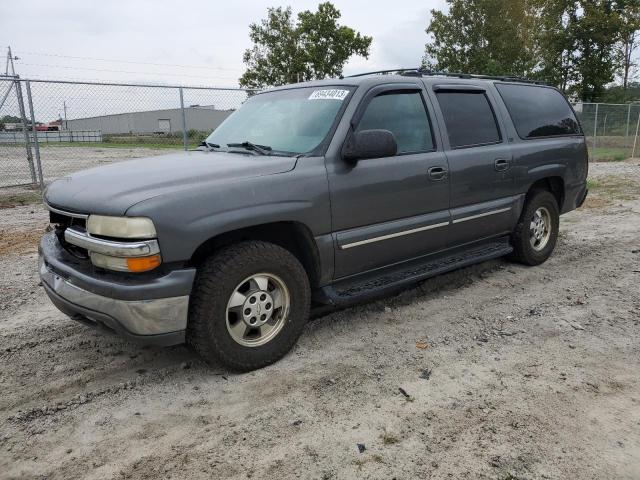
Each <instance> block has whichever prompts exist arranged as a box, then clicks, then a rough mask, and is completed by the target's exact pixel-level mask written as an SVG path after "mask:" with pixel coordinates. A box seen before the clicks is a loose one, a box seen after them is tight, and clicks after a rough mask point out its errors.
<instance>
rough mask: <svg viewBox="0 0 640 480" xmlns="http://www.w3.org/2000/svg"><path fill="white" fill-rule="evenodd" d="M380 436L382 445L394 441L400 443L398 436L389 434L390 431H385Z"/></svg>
mask: <svg viewBox="0 0 640 480" xmlns="http://www.w3.org/2000/svg"><path fill="white" fill-rule="evenodd" d="M380 438H381V439H382V444H383V445H395V444H396V443H400V440H399V439H398V437H396V436H394V435H391V434H390V433H387V432H385V433H383V434H382V435H380Z"/></svg>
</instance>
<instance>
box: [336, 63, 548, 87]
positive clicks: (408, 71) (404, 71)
mask: <svg viewBox="0 0 640 480" xmlns="http://www.w3.org/2000/svg"><path fill="white" fill-rule="evenodd" d="M388 73H397V74H398V75H406V76H420V77H422V76H429V77H455V78H467V79H473V78H475V79H479V80H499V81H502V82H519V83H533V84H536V85H547V83H546V82H543V81H541V80H531V79H529V78H522V77H513V76H509V75H504V76H499V75H476V74H471V73H456V72H439V71H436V70H429V69H426V68H424V67H415V68H394V69H390V70H377V71H373V72H365V73H358V74H356V75H350V76H348V77H346V78H353V77H364V76H366V75H376V74H377V75H384V74H388Z"/></svg>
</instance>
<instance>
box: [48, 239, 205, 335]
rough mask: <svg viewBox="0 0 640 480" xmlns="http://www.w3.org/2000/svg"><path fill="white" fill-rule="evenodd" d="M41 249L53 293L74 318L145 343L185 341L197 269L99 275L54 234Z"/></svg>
mask: <svg viewBox="0 0 640 480" xmlns="http://www.w3.org/2000/svg"><path fill="white" fill-rule="evenodd" d="M39 253H40V258H39V270H40V278H41V280H42V285H43V287H44V289H45V291H46V292H47V295H49V298H50V299H51V301H52V302H53V304H54V305H55V306H56V307H57V308H58V309H59V310H60V311H62V312H63V313H65V314H66V315H68V316H69V317H71V318H72V319H74V320H78V321H81V322H82V323H85V324H88V325H91V326H96V327H103V328H106V329H107V330H110V331H112V332H115V333H118V334H120V335H123V336H125V337H128V338H134V339H136V340H143V341H144V342H145V343H153V344H157V345H175V344H179V343H183V342H184V339H185V330H186V327H187V317H188V310H189V294H190V292H191V287H192V284H193V279H194V277H195V269H177V270H173V271H171V272H169V273H167V274H166V275H162V276H159V277H153V278H149V277H144V279H139V278H136V277H135V276H130V277H129V278H125V277H121V278H119V277H118V276H117V275H113V274H106V275H97V274H96V273H95V272H94V271H93V269H92V268H91V267H84V268H83V266H82V265H81V264H80V262H78V261H77V259H74V258H73V257H72V256H70V255H69V254H68V253H67V252H65V251H64V250H63V249H62V248H61V247H60V245H59V243H58V242H57V239H56V238H55V235H54V234H53V232H50V233H48V234H46V235H45V236H44V237H43V238H42V241H41V242H40V248H39ZM131 277H133V279H132V278H131ZM118 280H119V281H118Z"/></svg>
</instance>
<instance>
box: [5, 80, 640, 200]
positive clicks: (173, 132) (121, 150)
mask: <svg viewBox="0 0 640 480" xmlns="http://www.w3.org/2000/svg"><path fill="white" fill-rule="evenodd" d="M250 94H251V92H249V91H247V90H242V89H232V88H214V87H210V88H209V87H178V86H165V85H133V84H115V83H91V82H67V81H45V80H22V79H19V78H15V77H3V76H0V187H6V186H15V185H28V184H41V185H44V184H46V183H47V182H49V181H51V180H53V179H55V178H58V177H61V176H63V175H66V174H68V173H71V172H74V171H77V170H81V169H84V168H90V167H93V166H97V165H102V164H105V163H110V162H114V161H119V160H126V159H130V158H137V157H147V156H153V155H160V154H162V153H166V152H170V151H171V150H172V149H173V150H180V149H190V148H194V147H196V146H197V145H198V144H199V143H200V142H201V141H202V140H203V139H204V138H205V137H206V136H207V135H208V134H209V133H210V132H211V131H212V130H213V129H214V128H215V127H217V126H218V125H219V124H220V123H221V122H222V121H223V120H224V119H225V118H226V117H227V116H229V115H230V114H231V112H233V111H234V110H235V109H237V108H238V107H239V106H240V105H241V104H242V103H243V102H244V101H245V100H246V99H247V97H248V95H250ZM573 107H574V109H575V110H576V113H577V115H578V117H579V119H580V123H581V124H582V128H583V130H584V132H585V135H586V137H587V142H588V145H589V156H590V159H591V161H619V160H624V159H626V158H629V157H631V156H633V155H639V156H640V143H638V142H637V136H638V133H639V132H638V127H640V104H618V105H616V104H605V103H576V104H574V105H573Z"/></svg>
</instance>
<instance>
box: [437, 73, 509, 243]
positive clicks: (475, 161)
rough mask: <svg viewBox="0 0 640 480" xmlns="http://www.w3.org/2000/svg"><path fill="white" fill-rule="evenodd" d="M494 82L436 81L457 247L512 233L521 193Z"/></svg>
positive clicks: (451, 239) (452, 230) (452, 236)
mask: <svg viewBox="0 0 640 480" xmlns="http://www.w3.org/2000/svg"><path fill="white" fill-rule="evenodd" d="M488 88H489V85H488V84H487V86H486V87H485V85H481V84H479V85H473V84H462V85H456V84H444V85H434V86H433V89H432V92H431V94H432V95H433V96H434V98H435V100H436V101H435V103H436V104H437V106H438V108H437V115H438V118H439V121H440V124H441V125H442V126H443V128H444V134H443V140H444V143H445V153H446V155H447V158H448V161H449V169H450V172H451V173H450V186H451V200H450V205H451V227H450V229H449V243H450V245H451V246H455V245H459V244H463V243H468V242H472V241H474V240H479V239H482V238H487V237H492V236H497V235H501V234H504V233H506V232H509V231H510V230H511V228H512V227H513V224H514V221H515V220H516V219H517V215H518V212H519V209H518V208H517V204H518V201H519V196H517V195H516V192H515V182H514V176H513V175H512V170H511V167H512V163H513V156H512V152H511V147H510V146H509V143H508V142H507V140H506V138H507V135H506V132H505V128H504V124H503V122H502V119H501V118H500V117H499V114H498V111H497V109H496V108H495V105H494V101H495V98H494V96H493V94H492V92H491V91H490V90H488Z"/></svg>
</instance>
